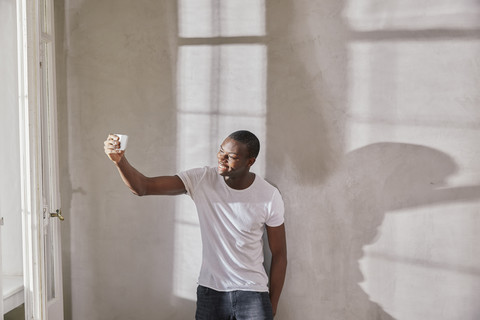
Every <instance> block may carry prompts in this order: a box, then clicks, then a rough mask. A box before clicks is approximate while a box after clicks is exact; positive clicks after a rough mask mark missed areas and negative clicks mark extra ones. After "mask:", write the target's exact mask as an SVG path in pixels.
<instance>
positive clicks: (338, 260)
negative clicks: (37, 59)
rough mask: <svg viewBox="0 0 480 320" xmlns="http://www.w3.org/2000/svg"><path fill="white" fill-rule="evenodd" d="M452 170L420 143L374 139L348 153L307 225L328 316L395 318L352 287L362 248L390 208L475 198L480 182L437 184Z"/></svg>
mask: <svg viewBox="0 0 480 320" xmlns="http://www.w3.org/2000/svg"><path fill="white" fill-rule="evenodd" d="M456 171H457V166H456V164H455V162H454V161H453V159H452V158H451V157H450V156H448V155H447V154H445V153H443V152H441V151H438V150H435V149H432V148H429V147H424V146H420V145H413V144H403V143H376V144H371V145H368V146H365V147H362V148H359V149H357V150H354V151H352V152H350V153H348V154H347V155H346V157H345V158H344V160H343V161H342V162H341V163H340V165H339V167H338V169H337V170H336V172H335V173H334V174H333V175H331V176H330V177H329V178H328V179H327V180H326V181H325V184H324V185H323V186H322V191H321V194H320V195H318V194H317V196H316V199H318V200H317V202H316V203H315V204H314V206H315V207H317V208H319V210H320V212H319V213H320V214H318V215H316V216H312V217H313V219H314V220H315V221H312V222H313V223H311V226H312V228H313V229H316V231H315V230H312V231H311V232H315V235H318V236H315V238H314V240H313V242H314V243H313V244H312V248H311V250H312V256H313V260H314V261H313V265H314V266H315V268H316V272H315V276H316V280H317V282H316V285H317V290H316V292H319V291H320V292H319V294H320V299H321V301H322V303H323V304H325V307H326V308H327V309H331V308H334V310H330V312H329V314H332V315H333V317H332V318H331V319H337V318H338V319H352V320H353V319H355V320H358V319H365V320H367V319H368V320H373V319H382V320H386V319H394V318H393V317H392V316H391V315H389V314H388V313H386V312H385V311H384V310H383V309H382V307H381V306H379V305H377V304H376V303H375V302H372V301H370V299H369V296H368V295H367V294H366V293H365V292H364V291H363V289H362V288H361V287H360V286H359V285H358V283H360V282H362V281H363V280H364V279H363V275H362V273H361V271H360V268H359V260H360V259H361V258H362V256H363V248H364V246H366V245H368V244H371V243H372V242H374V240H375V239H376V237H377V235H378V227H379V226H380V225H381V224H382V221H383V219H384V217H385V214H386V212H388V211H392V210H398V209H404V208H412V207H418V206H424V205H432V204H438V203H448V202H454V201H462V200H469V199H477V198H479V197H480V196H479V195H480V187H479V186H467V187H459V188H443V187H444V186H445V185H446V178H447V177H449V176H450V175H452V174H453V173H455V172H456ZM317 190H318V189H317ZM312 199H313V198H312ZM309 234H312V233H309ZM315 248H317V249H315ZM385 280H388V279H385ZM318 288H329V290H328V292H322V289H318ZM330 304H333V305H330Z"/></svg>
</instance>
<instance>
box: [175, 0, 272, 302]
mask: <svg viewBox="0 0 480 320" xmlns="http://www.w3.org/2000/svg"><path fill="white" fill-rule="evenodd" d="M264 7H265V5H264V2H263V1H257V0H248V1H244V0H242V1H240V0H235V1H232V0H229V1H204V0H200V1H196V0H195V1H193V0H181V1H179V35H180V37H183V40H182V43H185V44H184V45H181V46H180V47H179V48H178V59H177V104H178V105H177V161H178V162H177V169H178V171H181V170H186V169H191V168H195V167H203V166H216V165H217V160H216V153H217V151H218V149H219V146H220V144H221V143H222V141H223V139H224V138H225V137H226V136H227V135H228V134H230V133H232V132H233V131H236V130H240V129H246V130H250V131H252V132H253V133H255V134H256V135H257V136H258V138H259V139H260V141H261V142H263V141H265V135H266V131H265V121H266V120H265V116H266V72H267V52H266V45H265V44H263V43H259V39H258V38H255V39H253V40H252V42H253V43H250V42H249V39H248V37H252V36H261V35H264V33H265V8H264ZM213 37H216V38H215V40H211V39H210V38H213ZM228 37H230V38H228ZM231 37H244V38H241V39H238V38H231ZM190 38H197V39H196V41H195V43H193V44H189V43H188V41H189V39H190ZM198 38H205V39H202V40H201V41H200V42H202V41H204V43H199V41H198ZM222 39H225V40H227V39H228V44H222ZM237 40H238V43H237ZM260 42H261V41H260ZM264 149H265V148H261V150H260V155H259V157H258V160H257V162H256V163H255V165H254V167H253V168H252V171H254V172H255V173H257V174H259V175H260V176H263V175H264V172H265V161H264V159H265V154H264ZM201 259H202V245H201V238H200V229H199V225H198V217H197V213H196V209H195V205H194V203H193V201H192V200H191V199H190V197H189V196H180V197H178V198H177V199H176V223H175V256H174V271H175V273H174V279H173V288H174V294H175V295H176V296H178V297H181V298H184V299H188V300H196V295H195V293H196V286H197V278H198V274H199V271H200V266H201Z"/></svg>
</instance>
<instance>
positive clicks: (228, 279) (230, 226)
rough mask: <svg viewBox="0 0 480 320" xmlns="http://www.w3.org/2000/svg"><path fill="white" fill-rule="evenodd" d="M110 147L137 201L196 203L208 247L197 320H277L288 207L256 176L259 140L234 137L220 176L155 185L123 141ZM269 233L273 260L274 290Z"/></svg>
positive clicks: (201, 171) (185, 175) (244, 134)
mask: <svg viewBox="0 0 480 320" xmlns="http://www.w3.org/2000/svg"><path fill="white" fill-rule="evenodd" d="M104 147H105V153H106V154H107V155H108V157H109V158H110V159H111V160H112V161H113V162H114V163H115V164H116V166H117V169H118V171H119V173H120V175H121V177H122V179H123V181H124V183H125V184H126V185H127V186H128V187H129V188H130V189H131V190H132V192H133V193H134V194H136V195H139V196H143V195H180V194H185V193H186V194H188V195H189V196H190V197H191V198H192V199H193V201H194V202H195V205H196V207H197V212H198V216H199V221H200V230H201V234H202V244H203V253H202V267H201V270H200V276H199V278H198V288H197V311H196V315H195V319H197V320H203V319H237V320H257V319H258V320H260V319H273V316H274V315H275V313H276V310H277V305H278V300H279V298H280V293H281V291H282V288H283V283H284V280H285V272H286V267H287V253H286V251H287V249H286V239H285V226H284V218H283V216H284V206H283V200H282V197H281V195H280V193H279V192H278V190H277V189H276V188H275V187H273V186H272V185H270V184H269V183H268V182H266V181H265V180H264V179H262V178H260V177H258V176H257V175H255V174H254V173H253V172H250V168H251V166H252V165H253V164H254V163H255V160H256V157H257V156H258V152H259V150H260V143H259V141H258V139H257V137H256V136H255V135H254V134H253V133H251V132H249V131H236V132H234V133H232V134H230V135H229V136H228V137H227V138H226V139H225V140H224V141H223V143H222V144H221V146H220V150H219V151H218V153H217V158H218V166H217V167H216V168H213V167H212V168H210V167H204V168H197V169H191V170H187V171H183V172H180V173H178V174H177V175H174V176H159V177H152V178H149V177H146V176H144V175H143V174H141V173H140V172H139V171H137V170H136V169H135V168H134V167H132V166H131V165H130V164H129V163H128V161H127V159H126V157H125V155H124V151H122V150H119V147H120V145H119V139H118V136H116V135H109V136H108V139H107V140H106V141H105V143H104ZM264 228H266V230H267V236H268V241H269V246H270V250H271V252H272V263H271V270H270V285H269V287H268V286H267V284H268V277H267V275H266V272H265V269H264V268H263V246H262V235H263V232H264Z"/></svg>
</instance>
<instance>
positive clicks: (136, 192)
mask: <svg viewBox="0 0 480 320" xmlns="http://www.w3.org/2000/svg"><path fill="white" fill-rule="evenodd" d="M130 191H131V192H132V193H133V194H134V195H136V196H139V197H143V196H144V195H146V192H145V190H144V189H138V188H137V189H135V188H130Z"/></svg>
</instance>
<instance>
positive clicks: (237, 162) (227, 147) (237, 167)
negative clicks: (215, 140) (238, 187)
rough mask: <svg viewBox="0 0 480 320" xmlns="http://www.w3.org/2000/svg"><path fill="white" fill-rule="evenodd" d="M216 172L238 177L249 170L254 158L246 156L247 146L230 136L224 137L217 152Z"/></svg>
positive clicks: (225, 175)
mask: <svg viewBox="0 0 480 320" xmlns="http://www.w3.org/2000/svg"><path fill="white" fill-rule="evenodd" d="M217 158H218V173H219V174H220V175H221V176H224V177H231V178H234V177H240V176H242V175H245V174H247V173H248V172H249V171H250V167H251V166H252V165H253V163H254V162H255V158H251V157H249V156H248V149H247V146H246V145H245V144H243V143H241V142H238V141H236V140H233V139H231V138H227V139H225V141H223V143H222V145H221V146H220V150H219V151H218V153H217Z"/></svg>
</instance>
